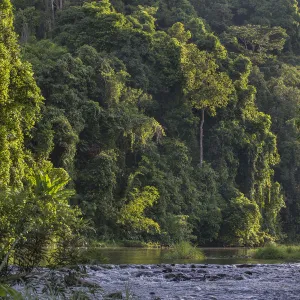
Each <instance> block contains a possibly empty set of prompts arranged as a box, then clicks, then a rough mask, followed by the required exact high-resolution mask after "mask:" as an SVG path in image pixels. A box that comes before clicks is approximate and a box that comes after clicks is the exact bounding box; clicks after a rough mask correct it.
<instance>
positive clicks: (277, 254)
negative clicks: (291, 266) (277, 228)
mask: <svg viewBox="0 0 300 300" xmlns="http://www.w3.org/2000/svg"><path fill="white" fill-rule="evenodd" d="M252 256H253V257H254V258H257V259H291V260H294V259H299V257H300V249H299V246H285V245H276V244H274V245H273V244H270V245H267V246H265V247H263V248H259V249H257V250H254V253H253V255H252Z"/></svg>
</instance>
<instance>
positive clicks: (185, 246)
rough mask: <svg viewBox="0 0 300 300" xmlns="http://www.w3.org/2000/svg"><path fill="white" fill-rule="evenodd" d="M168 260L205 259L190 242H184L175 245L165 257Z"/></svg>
mask: <svg viewBox="0 0 300 300" xmlns="http://www.w3.org/2000/svg"><path fill="white" fill-rule="evenodd" d="M165 257H166V258H167V259H197V260H198V259H199V260H200V259H204V258H205V256H204V254H203V252H202V251H201V250H200V249H198V248H197V247H195V246H192V245H191V244H190V243H189V242H185V241H182V242H180V243H177V244H175V245H174V246H173V247H172V249H171V251H170V252H169V253H167V254H166V256H165Z"/></svg>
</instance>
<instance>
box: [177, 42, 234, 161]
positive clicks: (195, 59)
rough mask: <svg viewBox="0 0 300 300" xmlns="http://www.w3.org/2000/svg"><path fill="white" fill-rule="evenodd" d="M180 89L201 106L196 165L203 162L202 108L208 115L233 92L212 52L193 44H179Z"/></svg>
mask: <svg viewBox="0 0 300 300" xmlns="http://www.w3.org/2000/svg"><path fill="white" fill-rule="evenodd" d="M181 66H182V73H183V76H184V86H183V91H184V94H185V97H186V99H187V100H189V101H190V102H191V105H192V107H194V108H196V109H197V110H201V122H200V126H199V129H200V166H202V164H203V125H204V115H205V111H207V112H208V113H210V114H211V115H215V114H216V109H217V108H220V107H224V106H226V105H227V103H228V101H229V96H230V94H231V93H232V92H233V90H234V89H233V85H232V82H231V80H230V78H229V76H228V75H227V74H226V73H224V72H218V65H217V63H216V61H215V60H214V59H213V57H212V55H210V54H208V53H206V52H204V51H200V50H199V49H198V48H197V46H196V45H194V44H185V45H183V46H182V56H181Z"/></svg>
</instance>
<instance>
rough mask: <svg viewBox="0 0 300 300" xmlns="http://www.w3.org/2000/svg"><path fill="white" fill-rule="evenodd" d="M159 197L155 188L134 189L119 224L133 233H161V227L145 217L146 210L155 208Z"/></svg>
mask: <svg viewBox="0 0 300 300" xmlns="http://www.w3.org/2000/svg"><path fill="white" fill-rule="evenodd" d="M158 197H159V194H158V191H157V189H156V188H154V187H151V186H146V187H144V188H143V189H142V190H141V191H140V190H138V189H134V190H133V191H132V192H130V194H129V196H128V198H129V199H128V200H129V202H128V204H125V205H124V206H123V207H122V208H121V211H120V217H119V220H118V222H119V223H120V224H122V225H124V226H126V227H127V228H129V230H130V231H133V232H143V231H146V232H148V233H149V232H159V231H160V228H159V225H158V224H157V223H156V222H155V221H153V220H152V219H150V218H146V217H145V216H144V215H143V213H144V210H145V209H146V208H148V207H151V206H153V205H154V203H155V202H156V201H157V199H158ZM127 230H128V229H127Z"/></svg>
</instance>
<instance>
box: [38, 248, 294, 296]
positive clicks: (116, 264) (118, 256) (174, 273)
mask: <svg viewBox="0 0 300 300" xmlns="http://www.w3.org/2000/svg"><path fill="white" fill-rule="evenodd" d="M203 250H204V252H205V254H206V256H207V259H206V260H205V261H180V260H176V261H172V262H170V261H167V260H166V259H165V258H164V255H163V254H164V250H160V249H131V248H125V249H124V248H116V249H99V250H97V251H95V252H94V254H95V255H97V253H99V257H103V256H106V257H107V259H108V263H105V264H99V263H98V264H94V265H86V266H82V267H81V271H83V279H82V281H80V285H77V286H75V287H72V286H70V289H72V290H73V291H74V290H75V289H77V290H78V289H80V290H83V291H85V292H89V291H91V288H90V287H95V286H98V287H101V290H100V289H98V290H97V289H92V290H93V291H92V293H93V294H91V293H90V299H95V300H97V299H99V300H101V299H103V300H104V299H105V300H106V299H136V300H170V299H171V300H196V299H199V300H201V299H203V300H206V299H217V300H244V299H253V300H254V299H256V300H274V299H276V300H293V299H298V300H299V299H300V263H297V262H285V261H271V262H270V261H258V260H252V259H251V258H249V257H248V250H247V249H223V248H222V249H203ZM42 272H44V273H45V274H46V272H47V270H42ZM70 272H72V270H71V271H70V269H68V268H63V269H61V270H59V271H56V278H57V276H58V277H60V280H59V281H61V282H68V278H69V275H70ZM47 276H48V275H45V276H42V277H43V280H49V279H47ZM40 278H41V276H40ZM79 286H80V287H79ZM84 286H85V287H84ZM88 286H89V288H88ZM109 296H110V297H109ZM113 297H114V298H113ZM121 297H122V298H121ZM40 299H48V298H46V297H45V296H44V298H40ZM55 299H56V298H55ZM57 299H60V298H59V297H57ZM68 299H71V298H68Z"/></svg>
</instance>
